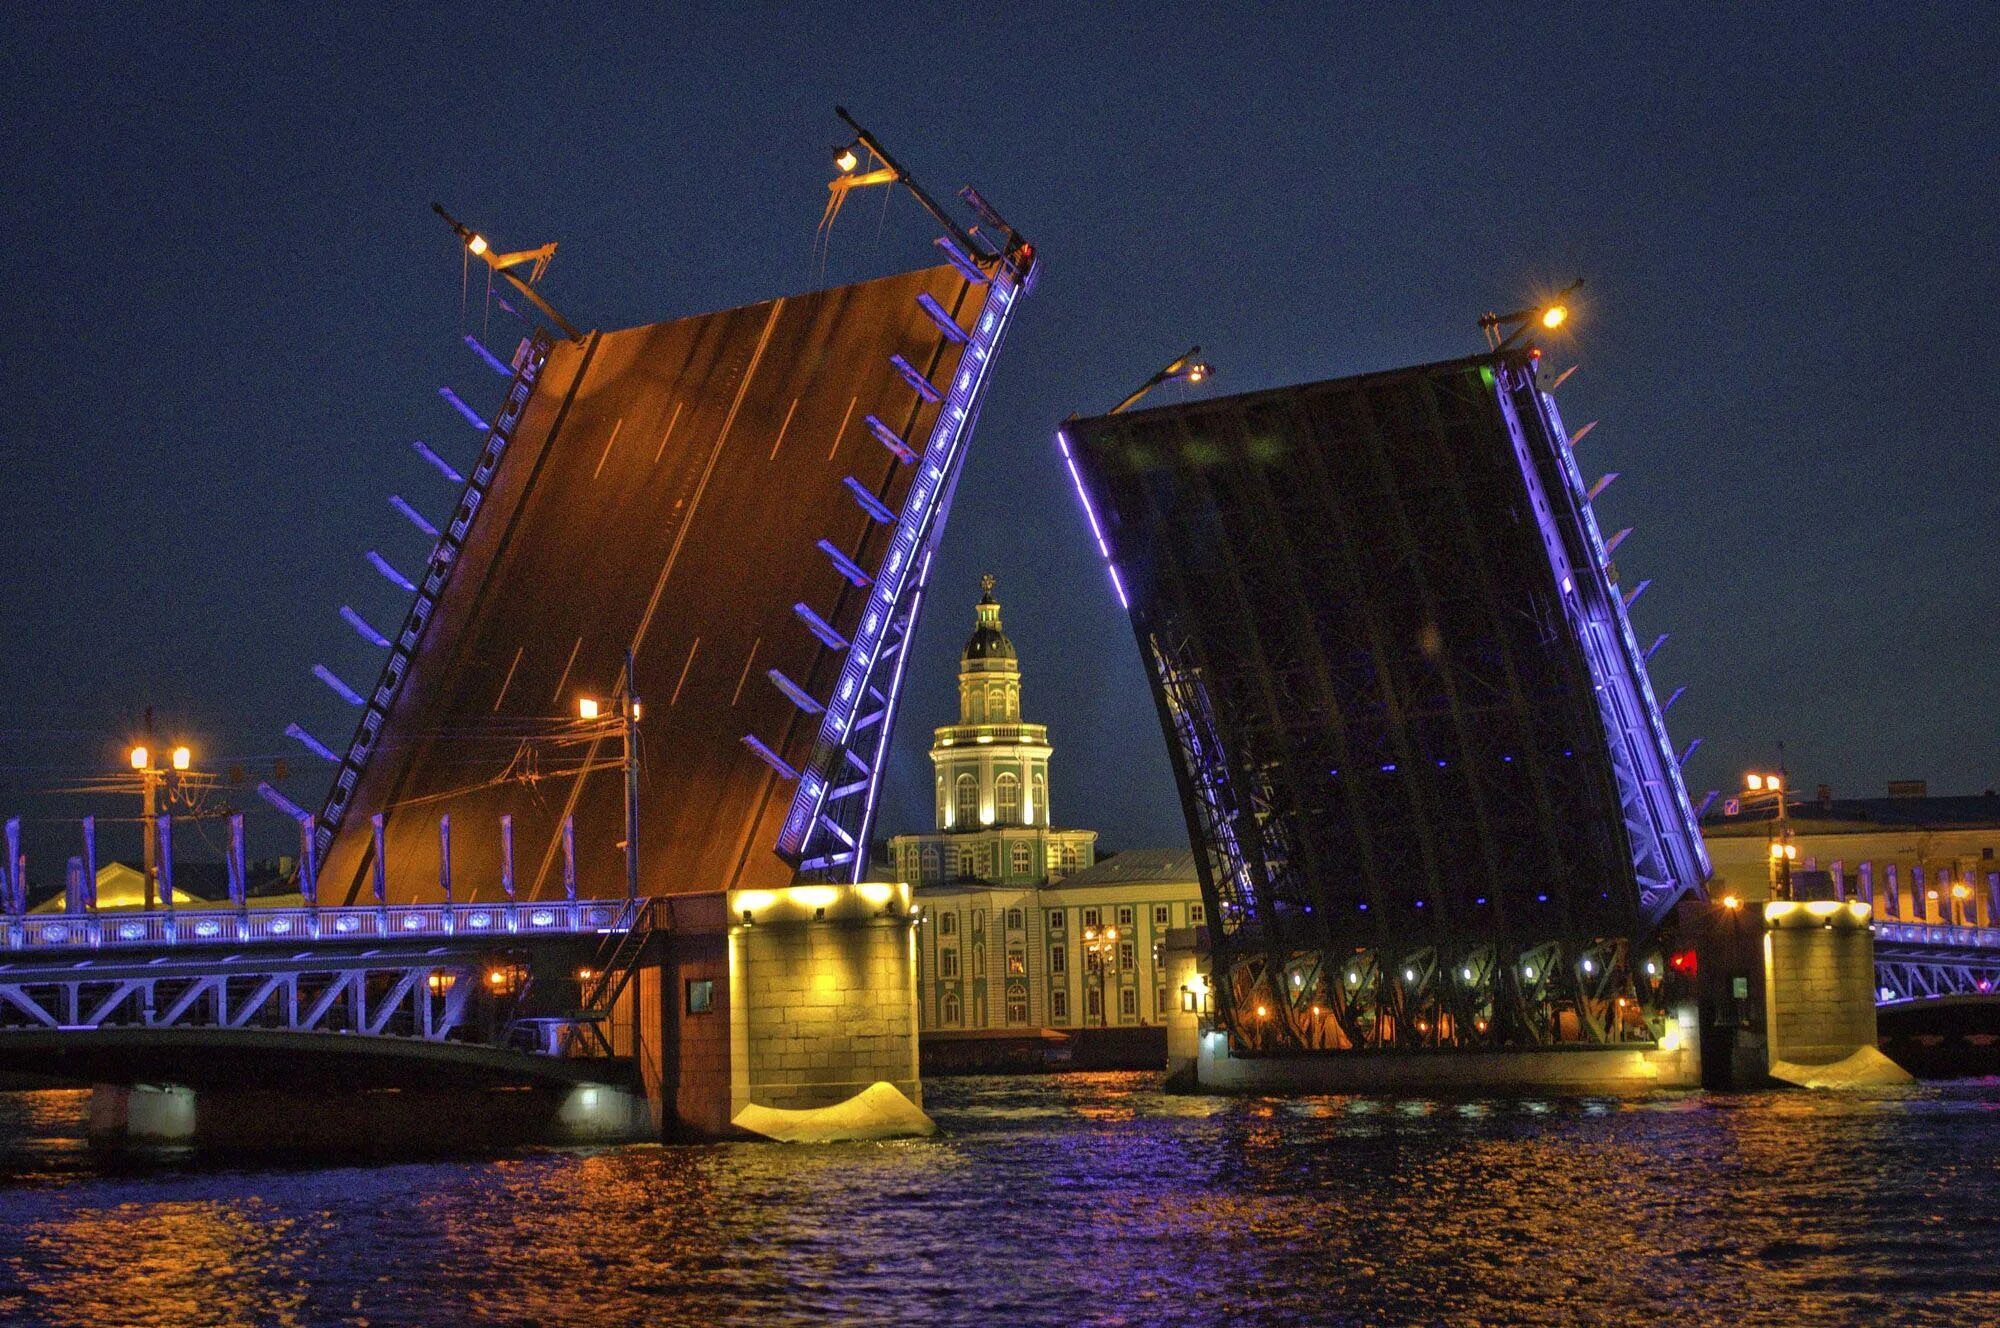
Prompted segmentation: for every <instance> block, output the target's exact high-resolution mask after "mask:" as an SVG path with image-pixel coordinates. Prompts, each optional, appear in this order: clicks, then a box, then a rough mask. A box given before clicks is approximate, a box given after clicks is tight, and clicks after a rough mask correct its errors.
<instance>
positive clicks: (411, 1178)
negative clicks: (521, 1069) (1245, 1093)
mask: <svg viewBox="0 0 2000 1328" xmlns="http://www.w3.org/2000/svg"><path fill="white" fill-rule="evenodd" d="M929 1091H930V1102H931V1107H932V1110H933V1112H934V1114H935V1115H936V1116H937V1117H938V1119H939V1121H940V1122H941V1123H942V1124H943V1125H944V1126H945V1128H946V1131H947V1133H946V1134H945V1135H944V1136H942V1137H940V1138H938V1139H936V1140H928V1141H922V1142H913V1143H897V1144H880V1145H846V1146H839V1147H833V1148H822V1149H808V1148H788V1147H780V1146H775V1145H772V1146H758V1145H718V1146H712V1147H694V1148H657V1147H639V1148H619V1149H599V1150H579V1151H535V1152H528V1153H522V1154H517V1155H513V1156H509V1157H505V1158H499V1159H489V1160H456V1161H443V1162H424V1163H405V1164H394V1165H374V1166H365V1167H361V1166H310V1167H308V1166H286V1167H269V1168H261V1169H245V1168H224V1167H220V1166H217V1165H214V1164H206V1165H202V1166H195V1165H192V1164H188V1163H185V1162H173V1161H166V1162H158V1163H155V1164H152V1165H149V1166H145V1167H140V1168H136V1169H134V1168H129V1167H128V1168H126V1169H123V1170H109V1169H106V1168H105V1167H103V1166H101V1165H100V1164H98V1163H96V1162H94V1161H92V1160H91V1159H90V1157H89V1156H88V1155H87V1154H85V1152H84V1151H83V1149H82V1146H81V1143H80V1141H79V1140H78V1139H77V1138H76V1133H77V1127H76V1121H77V1119H78V1117H79V1115H80V1112H81V1102H80V1101H79V1099H78V1096H77V1095H76V1094H71V1093H36V1094H13V1095H0V1172H4V1176H5V1179H4V1180H0V1322H4V1323H7V1324H34V1323H52V1324H53V1323H61V1324H132V1323H153V1322H171V1323H188V1324H198V1323H301V1324H320V1323H369V1324H378V1325H379V1324H403V1323H425V1324H456V1323H500V1324H531V1323H532V1324H551V1325H553V1324H562V1325H584V1324H624V1323H631V1324H639V1323H645V1324H681V1323H687V1324H694V1323H736V1322H742V1323H757V1324H794V1323H800V1324H803V1323H828V1322H871V1323H886V1322H894V1323H953V1322H974V1321H977V1322H981V1323H988V1324H995V1323H997V1324H1009V1325H1013V1324H1069V1323H1125V1324H1142V1323H1145V1324H1150V1323H1162V1324H1210V1323H1219V1322H1224V1321H1226V1320H1230V1319H1235V1320H1237V1321H1241V1322H1246V1323H1258V1324H1316V1325H1317V1324H1346V1323H1355V1324H1360V1323H1473V1322H1478V1323H1523V1324H1527V1323H1535V1324H1541V1323H1578V1324H1650V1325H1658V1324H1661V1323H1669V1324H1674V1325H1676V1326H1677V1328H1678V1325H1691V1324H1728V1325H1731V1328H1744V1326H1746V1325H1763V1324H1771V1325H1778V1324H1785V1325H1791V1324H1816V1323H1855V1322H1864V1321H1872V1322H1883V1323H1887V1322H1896V1323H1910V1322H1932V1321H1935V1322H1940V1323H1958V1324H1970V1323H1978V1322H1985V1321H1992V1320H1994V1319H1996V1318H2000V1184H1996V1180H2000V1166H1997V1165H1996V1157H2000V1147H1996V1145H2000V1084H1992V1083H1982V1084H1952V1085H1928V1086H1922V1087H1919V1088H1915V1089H1910V1090H1897V1091H1893V1092H1881V1093H1874V1094H1867V1095H1856V1096H1851V1097H1848V1096H1833V1095H1824V1094H1793V1095H1775V1094H1773V1095H1764V1094H1752V1095H1742V1096H1733V1097H1705V1096H1699V1095H1688V1096H1672V1097H1660V1098H1657V1099H1652V1100H1646V1101H1635V1102H1632V1101H1628V1102H1619V1101H1611V1100H1605V1099H1554V1098H1551V1099H1544V1100H1502V1099H1492V1100H1473V1101H1435V1102H1433V1101H1424V1100H1394V1099H1368V1098H1311V1099H1301V1100H1288V1101H1273V1100H1243V1101H1235V1100H1226V1099H1207V1098H1172V1097H1166V1096H1163V1095H1161V1094H1160V1093H1158V1092H1157V1091H1155V1089H1154V1088H1153V1087H1152V1083H1151V1079H1150V1078H1149V1077H1147V1076H1132V1075H1087V1076H1086V1075H1076V1076H1061V1077H1055V1078H1047V1079H1012V1080H1005V1079H981V1080H940V1081H936V1082H934V1083H932V1084H931V1085H930V1086H929Z"/></svg>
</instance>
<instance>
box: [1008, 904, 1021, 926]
mask: <svg viewBox="0 0 2000 1328" xmlns="http://www.w3.org/2000/svg"><path fill="white" fill-rule="evenodd" d="M1021 925H1022V918H1021V910H1020V909H1018V908H1010V909H1008V910H1007V930H1008V931H1019V930H1021Z"/></svg>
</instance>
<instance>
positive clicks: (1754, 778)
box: [1743, 775, 1764, 793]
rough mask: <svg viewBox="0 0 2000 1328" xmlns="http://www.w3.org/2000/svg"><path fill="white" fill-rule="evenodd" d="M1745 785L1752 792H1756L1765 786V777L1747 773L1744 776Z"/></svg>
mask: <svg viewBox="0 0 2000 1328" xmlns="http://www.w3.org/2000/svg"><path fill="white" fill-rule="evenodd" d="M1743 786H1744V787H1745V788H1747V789H1749V790H1750V791H1751V792H1752V793H1755V792H1757V791H1758V790H1759V789H1761V788H1763V787H1764V777H1763V776H1762V775H1745V776H1743Z"/></svg>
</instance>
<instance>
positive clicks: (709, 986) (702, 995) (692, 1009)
mask: <svg viewBox="0 0 2000 1328" xmlns="http://www.w3.org/2000/svg"><path fill="white" fill-rule="evenodd" d="M714 1008H715V979H714V978H689V979H688V984H687V1010H688V1013H689V1014H707V1013H708V1012H709V1011H711V1010H713V1009H714Z"/></svg>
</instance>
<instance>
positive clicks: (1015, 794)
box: [993, 774, 1021, 825]
mask: <svg viewBox="0 0 2000 1328" xmlns="http://www.w3.org/2000/svg"><path fill="white" fill-rule="evenodd" d="M993 818H994V819H995V820H997V821H999V822H1000V823H1001V824H1002V825H1012V824H1014V822H1016V821H1018V820H1020V819H1021V781H1020V780H1019V779H1017V778H1016V777H1014V776H1013V775H1011V774H1008V775H1001V776H1000V777H999V778H998V779H996V780H994V781H993Z"/></svg>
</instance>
